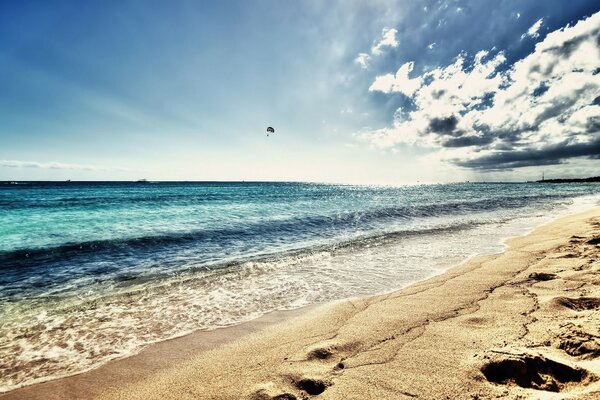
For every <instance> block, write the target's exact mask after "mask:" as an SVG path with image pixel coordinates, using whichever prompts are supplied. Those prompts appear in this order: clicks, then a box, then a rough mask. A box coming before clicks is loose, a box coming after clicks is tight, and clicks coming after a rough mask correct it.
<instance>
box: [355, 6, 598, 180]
mask: <svg viewBox="0 0 600 400" xmlns="http://www.w3.org/2000/svg"><path fill="white" fill-rule="evenodd" d="M540 21H541V20H540ZM540 21H538V22H539V24H538V23H536V24H534V26H533V27H532V28H531V29H530V30H529V31H530V32H533V33H532V35H533V34H534V33H537V30H538V29H539V25H541V22H540ZM536 26H537V28H536V29H533V28H534V27H536ZM505 63H506V57H505V55H504V53H503V52H502V51H496V50H495V49H492V50H490V51H486V50H483V51H480V52H478V53H477V54H475V56H472V57H470V56H469V55H468V54H465V53H461V54H459V55H458V56H457V57H456V58H455V59H454V61H453V63H451V64H449V65H446V66H440V67H438V68H435V69H433V70H431V71H428V72H425V73H423V74H421V75H420V76H415V77H409V74H410V73H411V71H412V70H413V67H414V65H413V63H412V62H411V63H405V64H403V65H402V66H401V67H400V68H399V69H398V71H397V72H396V74H386V75H382V76H377V77H376V78H375V80H374V81H373V83H372V85H371V87H370V88H369V90H370V91H379V92H382V93H387V94H394V93H402V94H403V95H405V96H408V98H409V100H410V102H411V105H410V107H409V108H410V109H407V107H406V106H404V107H403V108H402V109H399V110H398V111H397V112H396V113H395V116H394V120H393V123H392V124H391V126H389V127H385V128H381V129H377V130H372V131H363V132H359V133H357V134H356V136H357V137H358V138H359V140H362V141H366V142H368V143H370V144H372V145H374V146H376V147H379V148H393V147H395V146H397V145H399V144H402V143H404V144H411V145H417V146H419V147H424V148H428V149H430V151H434V152H435V153H436V157H437V158H438V159H441V160H445V161H447V162H451V163H453V164H455V165H458V166H461V167H466V168H473V169H487V170H489V169H506V168H519V167H523V166H531V165H548V164H559V163H563V162H565V161H566V160H568V159H569V158H573V157H593V156H595V155H597V154H600V149H599V143H600V105H599V104H598V100H597V99H598V96H599V95H600V74H599V73H598V71H599V69H598V67H599V66H600V13H596V14H594V15H592V16H591V17H589V18H587V19H585V20H581V21H579V22H578V23H577V24H575V25H574V26H566V27H564V28H562V29H559V30H556V31H554V32H551V33H549V34H548V35H547V36H546V37H545V38H544V39H543V40H542V41H540V42H538V43H537V44H536V46H535V49H534V50H533V52H532V53H530V54H529V55H527V56H526V57H524V58H523V59H521V60H519V61H516V62H515V63H514V64H512V65H505Z"/></svg>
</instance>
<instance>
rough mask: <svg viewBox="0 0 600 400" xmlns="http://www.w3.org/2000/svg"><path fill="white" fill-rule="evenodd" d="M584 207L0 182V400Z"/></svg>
mask: <svg viewBox="0 0 600 400" xmlns="http://www.w3.org/2000/svg"><path fill="white" fill-rule="evenodd" d="M598 205H600V185H598V184H579V183H569V184H553V183H456V184H439V185H409V186H357V185H334V184H316V183H293V182H290V183H267V182H133V183H130V182H62V183H59V182H5V183H0V361H1V362H0V392H1V391H9V390H12V389H14V388H17V387H20V386H24V385H28V384H32V383H36V382H41V381H44V380H48V379H53V378H57V377H61V376H66V375H71V374H75V373H79V372H82V371H85V370H89V369H91V368H95V367H97V366H99V365H101V364H103V363H105V362H107V361H108V360H111V359H115V358H120V357H125V356H128V355H132V354H135V353H136V352H139V351H140V350H141V349H143V348H144V347H145V346H147V345H149V344H151V343H154V342H158V341H162V340H166V339H170V338H174V337H177V336H181V335H185V334H187V333H190V332H193V331H196V330H212V329H217V328H221V327H226V326H231V325H235V324H240V323H243V322H246V321H249V320H252V319H255V318H258V317H260V316H261V315H264V314H267V313H270V312H273V311H276V310H291V309H296V308H300V307H303V306H306V305H310V304H316V303H323V302H331V301H338V300H341V299H346V298H352V297H357V296H365V295H374V294H381V293H387V292H390V291H393V290H396V289H399V288H402V287H405V286H407V285H410V284H411V283H414V282H417V281H420V280H423V279H426V278H428V277H431V276H433V275H436V274H440V273H442V272H443V271H445V270H446V269H448V268H449V267H451V266H454V265H457V264H459V263H461V262H463V261H465V260H467V259H468V258H470V257H472V256H474V255H482V254H491V253H497V252H500V251H502V250H503V249H504V248H505V244H504V242H505V240H506V238H509V237H513V236H518V235H523V234H526V233H528V232H529V231H531V230H532V229H534V228H535V227H536V226H539V225H541V224H543V223H546V222H549V221H551V220H553V219H555V218H558V217H560V216H562V215H567V214H569V213H573V212H577V211H580V210H585V209H586V208H590V207H593V206H598Z"/></svg>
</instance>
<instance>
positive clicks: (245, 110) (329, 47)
mask: <svg viewBox="0 0 600 400" xmlns="http://www.w3.org/2000/svg"><path fill="white" fill-rule="evenodd" d="M599 10H600V4H598V2H596V1H580V0H574V1H569V2H565V1H543V2H540V1H521V0H514V1H498V2H487V1H454V0H452V1H450V0H445V1H423V2H415V1H398V2H390V1H368V2H367V1H365V2H358V1H339V2H336V1H298V2H295V1H294V2H293V1H252V2H250V1H239V2H237V1H219V2H199V1H173V2H164V1H114V2H112V1H104V2H75V1H73V2H61V1H54V2H44V1H39V2H36V1H29V2H17V1H15V2H2V4H1V5H0V74H1V75H2V77H3V79H1V80H0V180H25V179H31V180H38V179H39V180H46V179H74V180H75V179H82V180H84V179H90V180H96V179H101V180H112V179H114V180H121V179H139V178H148V179H156V180H159V179H161V180H302V181H328V182H360V183H385V184H388V183H389V184H395V183H411V182H417V181H420V182H446V181H456V180H466V179H470V180H477V179H499V180H519V179H533V178H537V177H538V176H539V175H541V172H542V171H546V176H552V175H557V176H558V175H560V176H586V175H593V174H596V175H598V174H599V173H598V172H599V169H598V167H599V166H600V161H599V160H598V158H594V151H595V150H597V149H598V142H599V141H600V137H599V133H598V126H599V125H600V121H598V115H600V113H599V112H598V109H599V108H600V105H598V104H596V103H597V102H598V101H597V97H598V96H599V95H600V90H599V87H600V82H598V78H599V76H600V75H598V74H597V72H594V71H593V70H594V69H595V68H597V67H600V61H598V60H599V56H598V46H599V45H598V41H597V40H595V39H594V38H597V37H598V36H597V35H598V33H597V28H598V24H597V20H598V18H596V19H594V20H593V21H592V19H593V18H594V15H595V14H596V13H597V12H598V11H599ZM586 17H590V18H589V19H588V23H587V25H584V24H581V25H577V24H578V22H579V21H581V20H585V18H586ZM596 17H597V16H596ZM568 24H570V27H571V28H573V27H574V28H573V29H571V30H569V29H568V28H566V29H563V31H562V32H563V33H562V34H561V35H562V36H561V35H559V33H560V32H559V33H555V34H554V35H551V33H553V32H555V31H557V30H559V29H561V28H564V27H565V26H567V25H568ZM578 26H579V28H577V27H578ZM575 28H577V29H575ZM528 32H529V33H528ZM574 38H575V39H577V40H578V41H577V43H582V44H581V46H579V45H578V46H579V47H577V48H576V49H575V51H573V52H569V53H565V52H563V53H561V54H558V53H557V55H556V57H555V59H556V60H558V59H561V60H567V61H568V62H569V63H570V64H568V65H566V66H565V67H564V68H563V69H561V70H560V71H562V72H560V71H559V72H556V70H555V72H552V73H550V74H549V75H548V74H546V75H543V76H537V75H536V76H535V77H532V76H531V75H527V77H522V75H523V74H522V73H521V70H522V69H523V68H524V66H525V65H528V66H529V67H528V68H529V71H533V70H539V69H540V68H539V66H540V65H542V64H543V63H546V64H543V65H542V67H543V66H544V65H550V64H552V65H554V64H556V62H555V59H552V60H548V59H546V58H544V57H545V56H543V55H542V50H541V49H542V47H544V46H546V47H548V46H550V45H552V46H554V47H556V46H559V47H560V46H563V45H564V44H565V43H569V40H571V41H572V39H574ZM544 43H545V44H544ZM594 43H595V46H596V47H595V52H594V49H593V46H594ZM536 44H537V46H538V47H537V48H536ZM585 46H588V47H585ZM589 46H592V47H589ZM563 47H564V46H563ZM536 49H537V50H536ZM590 49H592V50H591V51H590ZM482 50H483V51H486V52H487V53H485V54H484V53H480V59H479V64H477V59H476V55H477V54H478V53H479V52H480V51H482ZM546 53H547V52H546ZM546 53H543V54H546ZM536 57H537V58H536ZM457 59H460V60H462V64H461V65H460V66H459V67H457V66H456V62H457ZM562 64H565V62H563V63H562ZM562 64H561V65H562ZM532 65H533V66H532ZM580 65H581V67H580ZM594 65H596V67H593V66H594ZM403 66H404V69H402V67H403ZM452 66H454V67H453V68H454V69H452ZM478 68H479V69H481V70H483V71H484V72H483V75H482V74H479V75H475V72H477V70H478ZM536 68H537V69H536ZM542 69H543V68H542ZM575 69H576V70H577V71H578V74H579V75H576V76H571V75H572V74H571V75H569V74H568V73H567V72H568V71H571V70H575ZM402 71H404V72H406V76H405V74H404V72H402ZM473 71H475V72H473ZM478 78H480V80H481V86H477V87H475V86H473V87H471V89H470V90H471V91H472V92H473V93H474V94H473V93H472V96H471V97H470V100H469V102H470V103H469V104H468V105H464V104H465V101H464V99H463V100H461V101H462V104H463V106H461V105H458V103H457V102H456V101H455V100H449V99H450V98H454V99H456V98H459V97H461V96H463V95H464V93H465V90H464V88H463V86H464V82H469V84H471V83H473V82H476V81H477V79H478ZM571 81H574V82H576V84H575V86H577V84H578V83H581V85H580V86H581V87H580V88H579V91H577V92H572V93H571V92H570V90H571V89H569V88H571V87H573V84H569V85H567V84H566V83H567V82H571ZM375 82H377V84H375ZM457 82H458V83H457ZM563 83H564V84H563ZM524 84H531V85H534V86H535V87H532V88H528V89H527V91H526V90H525V89H522V90H521V91H520V92H519V90H518V87H521V86H523V85H524ZM436 85H437V86H436ZM453 85H454V86H453ZM511 85H512V86H511ZM519 85H521V86H519ZM525 86H527V85H525ZM548 86H551V87H552V89H551V90H548V89H547V87H548ZM563 86H564V89H561V88H562V87H563ZM435 87H438V88H444V89H443V90H442V89H436V90H437V91H435V90H434V89H435ZM507 87H508V89H507ZM452 90H456V91H459V90H460V94H458V95H457V96H455V95H454V94H453V93H452ZM511 90H512V91H511ZM536 90H537V91H536ZM534 91H535V93H536V94H535V95H533V94H532V93H533V92H534ZM441 92H444V93H445V95H444V96H446V97H448V99H445V97H444V96H441V100H440V99H437V98H435V99H432V96H433V97H436V96H438V95H439V93H441ZM479 92H481V93H479ZM517 92H518V95H514V93H517ZM542 92H543V93H542ZM457 93H458V92H457ZM510 93H513V95H514V98H519V99H521V97H522V96H521V94H527V93H529V94H528V96H529V97H527V98H523V99H522V104H521V103H519V104H521V105H520V106H519V107H516V108H519V109H525V111H527V109H528V108H531V109H532V113H533V115H535V116H536V117H535V118H533V120H532V122H531V123H530V124H529V125H527V126H523V124H522V123H521V122H522V121H523V120H527V118H528V116H527V115H524V114H520V115H519V114H514V110H513V111H511V110H509V108H510V107H509V104H508V103H506V102H505V103H503V104H504V105H503V106H502V107H501V98H502V96H504V97H507V96H508V95H509V94H510ZM539 93H542V95H540V94H539ZM475 94H481V98H477V99H476V100H473V99H474V98H475V97H477V96H476V95H475ZM484 94H485V96H487V97H485V98H484V96H483V95H484ZM571 98H573V99H574V98H577V99H580V100H578V101H579V102H575V101H573V102H571V103H573V104H571V103H569V104H570V106H569V107H567V108H565V107H563V108H560V107H557V106H556V104H563V103H565V99H571ZM590 99H591V100H590ZM434 100H436V101H434ZM437 100H439V101H437ZM515 104H516V103H515ZM542 106H543V107H542ZM494 107H495V108H494ZM513 108H515V107H513ZM480 109H485V110H484V111H486V112H483V111H481V112H480ZM536 109H537V111H535V110H536ZM552 111H554V114H552ZM511 113H512V114H511ZM536 113H537V114H536ZM497 115H504V116H507V117H506V118H505V119H504V120H502V121H497V120H496V119H497V118H496V116H497ZM528 115H529V114H528ZM510 118H513V119H514V120H510ZM559 125H560V127H559ZM267 126H273V127H275V129H276V133H275V135H272V136H270V137H266V135H265V129H266V127H267ZM475 143H476V144H475ZM465 144H469V145H468V146H466V145H465ZM595 154H596V155H597V154H598V152H596V153H595ZM532 160H533V161H532Z"/></svg>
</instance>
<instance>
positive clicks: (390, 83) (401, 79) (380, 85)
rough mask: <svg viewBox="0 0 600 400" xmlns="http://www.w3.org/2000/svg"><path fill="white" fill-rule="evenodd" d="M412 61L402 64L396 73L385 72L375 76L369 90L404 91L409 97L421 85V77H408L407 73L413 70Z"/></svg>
mask: <svg viewBox="0 0 600 400" xmlns="http://www.w3.org/2000/svg"><path fill="white" fill-rule="evenodd" d="M413 67H414V63H412V62H408V63H406V64H403V65H402V66H401V67H400V68H399V69H398V71H396V74H395V75H393V74H387V75H382V76H378V77H377V78H375V82H373V84H372V85H371V87H369V91H370V92H383V93H393V92H398V93H404V94H405V95H407V96H408V97H411V96H412V95H413V94H414V93H415V91H416V90H417V89H419V88H420V87H421V78H420V77H417V78H414V79H411V78H409V76H408V75H409V74H410V73H411V71H412V70H413Z"/></svg>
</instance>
